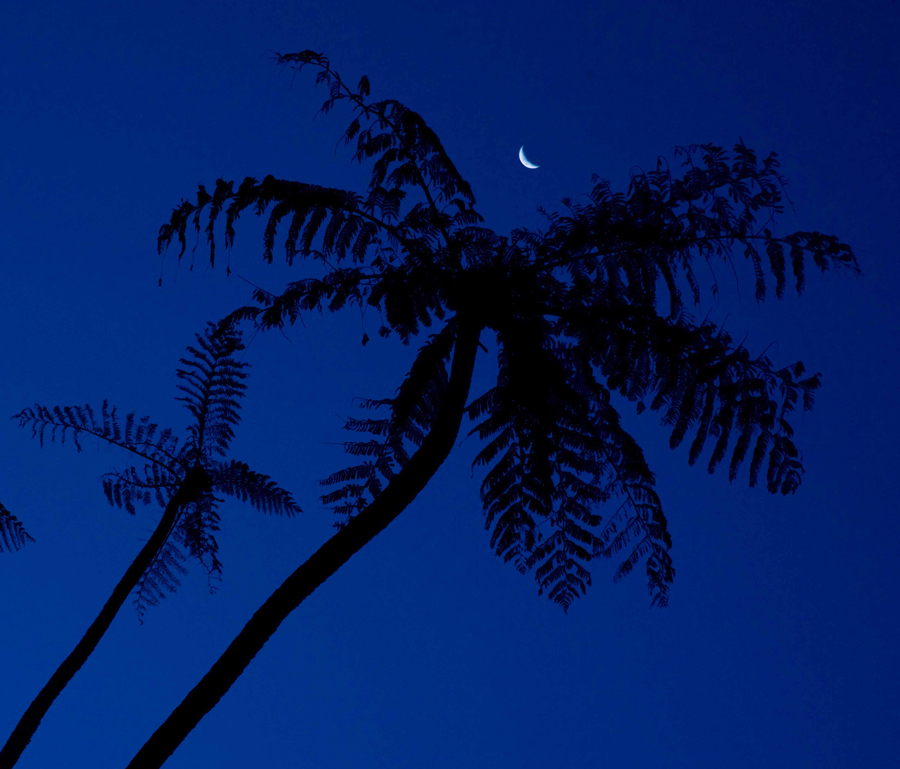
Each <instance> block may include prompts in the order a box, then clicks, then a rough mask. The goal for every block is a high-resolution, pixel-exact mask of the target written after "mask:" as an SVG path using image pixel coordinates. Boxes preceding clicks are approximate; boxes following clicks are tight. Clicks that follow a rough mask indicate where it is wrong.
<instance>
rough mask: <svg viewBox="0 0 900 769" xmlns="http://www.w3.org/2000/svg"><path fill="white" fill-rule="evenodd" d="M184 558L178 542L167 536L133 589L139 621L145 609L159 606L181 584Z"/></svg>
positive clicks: (184, 570) (184, 569)
mask: <svg viewBox="0 0 900 769" xmlns="http://www.w3.org/2000/svg"><path fill="white" fill-rule="evenodd" d="M185 558H186V556H185V554H184V553H183V552H182V550H181V548H180V547H179V543H178V542H177V541H176V540H175V539H174V538H172V537H169V538H168V539H167V540H166V542H165V544H164V545H163V546H162V548H161V549H160V550H159V552H158V553H157V554H156V557H155V558H154V559H153V562H152V563H151V564H150V567H149V568H148V569H147V570H146V571H145V572H144V573H143V574H142V575H141V578H140V580H138V584H137V586H136V587H135V589H134V606H135V609H137V614H138V619H139V620H140V621H141V622H143V618H144V615H145V614H146V613H147V609H149V608H150V607H151V606H159V603H160V601H162V599H163V598H165V597H166V595H167V594H169V593H173V592H175V590H176V589H177V588H178V587H179V585H181V579H180V578H181V577H183V576H184V575H185V574H187V569H186V568H185V566H184V560H185Z"/></svg>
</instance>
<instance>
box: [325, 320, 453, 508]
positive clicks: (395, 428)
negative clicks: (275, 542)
mask: <svg viewBox="0 0 900 769" xmlns="http://www.w3.org/2000/svg"><path fill="white" fill-rule="evenodd" d="M455 338H456V324H455V323H454V322H450V323H448V324H447V325H446V326H445V327H444V328H443V329H442V330H441V331H440V332H439V333H437V334H434V335H432V336H431V337H430V338H429V340H428V341H427V342H426V343H425V344H424V345H422V347H421V349H420V350H419V352H418V354H417V355H416V359H415V361H414V362H413V365H412V366H411V368H410V370H409V373H408V374H407V376H406V378H405V379H404V381H403V383H402V384H401V385H400V387H399V388H397V393H396V395H395V397H394V398H390V399H384V400H364V401H362V403H361V405H362V407H363V408H366V409H382V408H386V409H388V410H389V412H390V414H389V415H388V416H387V417H385V418H382V419H352V418H351V419H347V420H346V421H345V423H344V429H345V430H349V431H351V432H356V433H367V434H369V435H371V436H374V438H369V439H366V440H361V441H347V442H346V443H345V444H344V449H345V451H346V452H347V453H348V454H350V455H351V456H354V457H361V458H364V459H363V460H362V462H361V463H360V464H357V465H352V466H350V467H347V468H345V469H343V470H340V471H338V472H336V473H332V474H331V475H329V476H328V477H327V478H325V479H324V480H323V481H322V482H321V483H322V485H324V486H336V487H337V488H336V489H335V490H334V491H331V492H329V493H328V494H325V495H323V496H322V502H323V503H324V504H326V505H330V506H332V509H333V510H334V512H335V513H336V514H338V515H339V516H341V518H342V520H340V521H339V522H338V523H337V524H336V525H337V526H342V525H344V524H345V523H347V522H348V521H349V520H350V519H352V518H353V517H354V516H355V515H356V514H357V513H359V512H360V511H361V510H363V509H364V508H365V507H367V506H368V504H369V503H370V502H371V501H372V500H374V499H375V498H376V497H377V496H378V495H379V494H380V493H381V490H382V488H383V487H384V484H386V483H389V482H390V480H391V479H392V478H393V477H394V475H396V473H397V472H398V471H399V470H400V468H402V467H403V466H404V465H405V464H406V462H407V461H408V459H409V455H410V454H409V452H410V450H415V449H416V448H418V447H419V446H421V444H422V441H423V440H424V437H425V434H426V433H427V432H428V430H429V429H430V428H431V426H432V424H433V421H434V419H435V417H436V415H437V413H438V409H439V407H440V405H441V402H442V398H443V396H444V393H445V391H446V388H447V382H448V375H447V361H448V359H449V357H450V354H451V352H452V351H453V344H454V340H455Z"/></svg>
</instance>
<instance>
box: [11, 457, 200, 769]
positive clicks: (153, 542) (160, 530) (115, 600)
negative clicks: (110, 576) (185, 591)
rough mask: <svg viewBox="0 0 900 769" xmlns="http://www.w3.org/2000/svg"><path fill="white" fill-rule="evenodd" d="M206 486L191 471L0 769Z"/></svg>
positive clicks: (32, 710)
mask: <svg viewBox="0 0 900 769" xmlns="http://www.w3.org/2000/svg"><path fill="white" fill-rule="evenodd" d="M205 483H206V480H205V474H204V473H203V471H202V470H201V469H200V468H194V469H192V470H191V471H190V472H189V473H188V475H187V477H186V478H185V480H184V482H183V483H182V484H181V487H180V488H179V489H178V491H177V492H176V493H175V495H174V496H173V497H172V499H171V500H169V504H167V505H166V508H165V511H164V512H163V515H162V518H161V519H160V521H159V524H158V525H157V527H156V530H155V531H154V532H153V534H151V535H150V539H148V540H147V544H145V545H144V547H143V548H142V549H141V552H140V553H138V555H137V558H135V559H134V560H133V561H132V562H131V565H130V566H129V567H128V569H126V571H125V574H124V575H123V576H122V579H120V580H119V584H117V585H116V587H115V589H114V590H113V591H112V595H110V597H109V600H107V602H106V603H105V604H104V606H103V608H102V609H101V610H100V613H99V614H98V615H97V618H96V619H95V620H94V621H93V623H92V624H91V626H90V627H89V628H88V629H87V632H85V634H84V635H83V636H82V637H81V640H80V641H79V642H78V643H77V644H76V645H75V648H74V649H72V651H71V652H70V654H69V656H68V657H66V658H65V660H64V661H63V663H62V664H61V665H60V666H59V667H58V668H57V669H56V672H55V673H54V674H53V675H52V676H51V677H50V680H49V681H47V683H46V684H44V688H43V689H41V691H40V692H39V693H38V695H37V697H35V698H34V701H33V702H32V703H31V704H30V705H29V706H28V709H27V710H26V711H25V713H24V714H23V715H22V717H21V718H20V719H19V723H18V724H16V728H15V729H13V731H12V734H10V736H9V739H8V740H7V741H6V745H4V746H3V749H2V750H0V769H11V768H12V767H13V766H15V764H16V762H17V761H18V760H19V757H20V756H21V755H22V751H24V750H25V748H26V747H28V743H29V742H31V738H32V737H33V736H34V733H35V732H36V731H37V728H38V727H39V726H40V725H41V719H43V717H44V716H45V715H46V714H47V711H48V710H49V709H50V706H51V705H52V704H53V703H54V701H55V700H56V698H57V697H58V696H59V695H60V693H61V692H62V690H63V689H65V688H66V686H67V685H68V683H69V681H71V680H72V678H73V677H74V676H75V674H76V673H77V672H78V671H79V669H80V668H81V666H82V665H84V663H85V662H86V661H87V659H88V657H90V656H91V654H92V653H93V651H94V649H96V648H97V644H98V643H100V639H101V638H103V635H104V633H106V631H107V630H108V629H109V626H110V625H111V624H112V621H113V619H114V618H115V616H116V614H117V613H118V611H119V609H121V608H122V604H123V603H125V601H126V599H127V598H128V595H129V594H130V593H131V591H132V590H133V589H134V587H135V585H137V583H138V580H140V578H141V576H142V575H143V573H144V572H145V571H146V570H147V568H148V567H149V566H150V564H151V563H152V562H153V558H154V557H155V556H156V554H157V553H158V552H159V549H160V548H161V547H162V546H163V544H164V543H165V540H166V537H167V536H168V534H169V531H170V530H171V528H172V525H173V524H174V523H175V520H176V518H177V517H178V510H179V508H180V507H181V506H182V505H184V504H186V503H187V502H190V501H191V500H192V499H195V498H196V495H197V493H198V491H199V489H200V488H202V486H203V485H204V484H205Z"/></svg>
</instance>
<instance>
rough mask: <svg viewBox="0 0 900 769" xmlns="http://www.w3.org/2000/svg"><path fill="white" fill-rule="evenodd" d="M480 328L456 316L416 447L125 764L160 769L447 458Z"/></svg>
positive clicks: (259, 612) (264, 607)
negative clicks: (433, 406)
mask: <svg viewBox="0 0 900 769" xmlns="http://www.w3.org/2000/svg"><path fill="white" fill-rule="evenodd" d="M479 333H480V328H479V327H478V326H475V325H469V324H465V323H463V324H461V327H460V330H459V333H458V335H457V339H456V346H455V350H454V353H453V364H452V367H451V371H450V382H449V385H448V388H447V395H446V399H445V401H444V403H443V405H442V406H441V411H440V414H439V415H438V417H437V419H436V420H435V423H434V426H433V427H432V429H431V431H430V432H429V433H428V435H427V436H426V438H425V440H424V441H423V442H422V445H421V446H420V447H419V450H418V451H416V453H415V454H414V455H413V456H412V457H411V458H410V460H409V462H407V464H406V465H405V466H404V467H403V469H402V470H401V471H400V472H399V473H398V474H397V475H396V476H395V477H394V479H393V480H392V481H391V482H390V483H389V484H388V486H387V488H386V489H385V490H384V491H383V492H382V493H381V494H380V495H379V496H378V497H377V498H376V499H375V500H374V501H373V502H372V504H370V505H369V506H368V507H367V508H366V509H365V510H364V511H363V512H361V513H359V515H357V516H356V518H354V519H353V520H352V521H350V523H348V524H347V525H346V526H345V527H343V528H342V529H341V530H340V531H339V532H338V533H337V534H335V535H334V536H333V537H332V538H331V539H329V540H328V541H327V542H326V543H325V544H324V545H322V547H320V548H319V549H318V550H317V551H316V552H315V553H313V555H311V556H310V557H309V559H308V560H307V561H306V562H305V563H304V564H302V565H301V566H300V567H299V568H298V569H297V570H296V571H295V572H294V573H293V574H291V575H290V576H289V577H288V578H287V579H286V580H285V581H284V582H283V583H282V584H281V586H280V587H278V588H277V589H276V590H275V592H274V593H272V595H270V596H269V598H268V599H267V600H266V602H265V603H264V604H263V605H262V606H261V607H260V608H259V609H258V610H257V612H256V613H255V614H254V615H253V617H252V618H251V619H250V621H249V622H248V623H247V624H246V625H244V628H243V629H242V630H241V632H240V633H238V635H237V637H236V638H235V639H234V640H233V641H232V642H231V644H230V645H229V646H228V648H227V649H226V650H225V652H224V653H223V654H222V656H221V657H219V659H218V660H217V661H216V662H215V664H213V666H212V667H211V668H210V670H209V672H208V673H207V674H206V675H205V676H203V678H202V679H201V680H200V682H199V683H198V684H197V685H196V686H195V687H194V688H193V689H192V690H191V691H190V692H189V693H188V695H187V696H186V697H185V698H184V700H182V702H181V704H180V705H179V706H178V707H177V708H175V710H173V711H172V713H171V714H170V715H169V717H168V718H167V719H166V720H165V721H164V722H163V724H162V726H160V727H159V728H158V729H157V730H156V731H155V732H154V733H153V735H152V736H151V737H150V739H149V740H147V742H146V743H145V744H144V746H143V747H142V748H141V749H140V750H139V751H138V752H137V754H136V755H135V757H134V758H133V759H132V760H131V763H129V764H128V769H157V768H158V767H161V766H162V765H163V763H165V761H166V760H167V759H168V758H169V756H171V755H172V753H174V752H175V750H176V749H177V748H178V746H179V745H180V744H181V743H182V742H183V741H184V739H185V738H186V737H187V736H188V734H190V732H191V730H192V729H193V728H194V727H195V726H196V725H197V724H198V723H200V720H201V719H202V718H203V716H205V715H206V714H207V713H209V711H210V710H212V709H213V708H214V707H215V706H216V704H217V703H218V702H219V700H220V699H222V697H223V696H224V695H225V693H226V692H227V691H228V690H229V689H230V688H231V685H232V684H233V683H234V682H235V681H236V680H237V679H238V678H239V677H240V675H241V673H243V672H244V669H245V668H246V667H247V665H249V664H250V661H251V660H252V659H253V658H254V657H255V656H256V654H257V653H258V652H259V650H260V649H262V647H263V646H264V645H265V643H266V641H268V640H269V638H270V637H271V636H272V634H273V633H274V632H275V631H276V630H277V629H278V626H279V625H280V624H281V623H282V622H283V621H284V619H285V618H286V617H287V616H288V615H289V614H290V613H291V612H292V611H293V610H294V609H296V608H297V607H298V606H299V605H300V604H301V603H302V602H303V600H304V599H305V598H307V597H308V596H309V595H310V594H311V593H312V592H313V591H314V590H315V589H316V588H317V587H319V585H321V584H322V583H323V582H325V580H327V579H328V578H329V577H330V576H331V575H332V574H334V573H335V572H336V571H337V570H338V569H339V568H340V567H341V566H343V565H344V564H345V563H347V561H349V560H350V558H351V556H353V555H354V553H356V552H357V551H358V550H359V549H360V548H362V547H363V545H365V544H366V543H368V542H370V541H371V540H372V539H373V538H374V537H375V536H376V535H377V534H379V533H380V532H381V531H383V530H384V529H385V527H387V525H388V524H389V523H390V522H391V521H393V520H394V519H395V518H396V517H397V516H398V515H400V513H402V512H403V510H405V509H406V507H407V506H408V505H409V504H410V502H412V501H413V499H415V497H416V495H417V494H418V493H419V492H420V491H421V490H422V489H423V488H424V487H425V485H426V484H427V483H428V481H429V480H431V478H432V476H433V475H434V474H435V473H436V472H437V470H438V468H439V467H440V466H441V464H442V463H443V461H444V460H445V459H446V458H447V455H448V454H449V453H450V451H451V449H452V448H453V445H454V444H455V442H456V436H457V434H458V433H459V426H460V423H461V422H462V416H463V412H464V409H465V405H466V400H467V398H468V395H469V385H470V384H471V382H472V372H473V370H474V367H475V355H476V353H477V351H478V337H479Z"/></svg>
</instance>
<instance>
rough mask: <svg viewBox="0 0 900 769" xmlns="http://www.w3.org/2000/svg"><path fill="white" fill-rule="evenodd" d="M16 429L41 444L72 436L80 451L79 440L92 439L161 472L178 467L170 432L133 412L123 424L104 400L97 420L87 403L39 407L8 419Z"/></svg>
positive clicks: (175, 450)
mask: <svg viewBox="0 0 900 769" xmlns="http://www.w3.org/2000/svg"><path fill="white" fill-rule="evenodd" d="M11 419H12V420H14V421H16V422H18V424H19V427H26V426H28V427H31V436H32V437H33V438H37V439H38V440H39V441H40V444H41V446H43V445H44V438H45V437H46V436H47V434H49V436H50V440H51V441H55V440H56V439H57V437H59V439H60V442H61V443H65V442H66V438H67V437H71V438H72V441H73V443H74V444H75V448H76V449H77V450H78V451H81V448H82V447H81V441H83V440H84V438H85V437H94V438H97V439H98V440H101V441H105V442H106V443H109V444H111V445H113V446H117V447H119V448H121V449H125V451H128V452H130V453H131V454H134V455H135V456H138V457H141V459H144V460H146V461H147V462H150V463H152V464H154V465H159V466H160V467H161V468H164V469H171V468H173V467H175V466H176V465H178V463H179V458H178V439H177V438H176V437H174V436H173V435H172V431H171V430H162V431H160V430H159V429H158V425H156V424H154V423H153V422H151V421H150V417H140V418H137V417H136V416H135V414H134V413H133V412H132V413H130V414H128V415H127V416H126V417H125V420H124V424H123V423H122V420H121V419H120V417H119V415H118V410H117V408H116V407H115V406H110V405H109V402H108V401H103V406H102V407H101V409H100V416H99V418H98V417H97V416H96V415H95V413H94V409H93V408H92V407H91V406H90V404H87V405H84V406H53V407H52V408H50V407H47V406H41V405H40V404H35V406H34V407H33V408H26V409H22V411H20V412H19V413H18V414H16V415H14V416H13V417H11Z"/></svg>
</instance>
